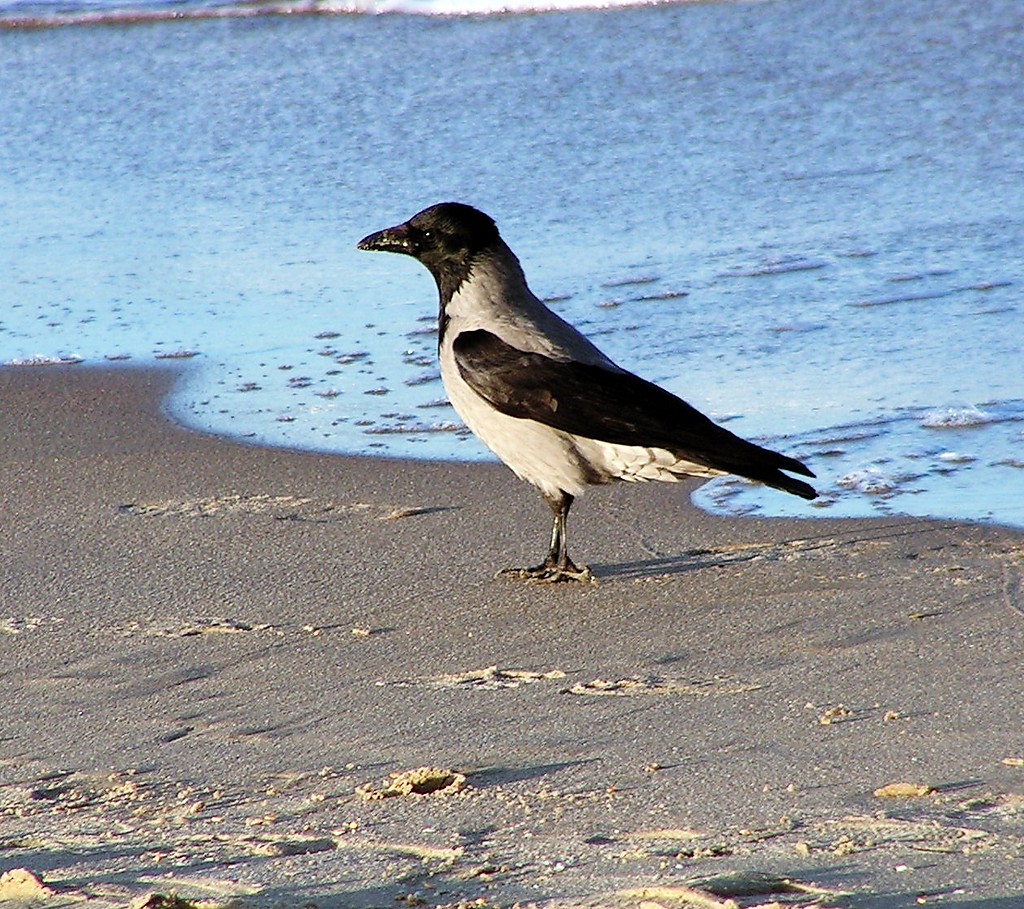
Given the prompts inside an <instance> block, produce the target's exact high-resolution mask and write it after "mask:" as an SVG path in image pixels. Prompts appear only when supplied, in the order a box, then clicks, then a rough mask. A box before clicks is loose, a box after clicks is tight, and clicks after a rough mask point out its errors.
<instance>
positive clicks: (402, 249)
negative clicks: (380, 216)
mask: <svg viewBox="0 0 1024 909" xmlns="http://www.w3.org/2000/svg"><path fill="white" fill-rule="evenodd" d="M356 249H365V250H369V251H376V252H393V253H404V254H405V255H407V256H412V255H415V250H414V249H413V243H412V238H411V237H410V236H409V228H408V226H406V225H405V224H398V225H396V226H395V227H386V228H384V230H378V231H377V232H376V233H373V234H370V235H369V236H368V237H363V239H362V240H360V241H359V242H358V243H357V244H356Z"/></svg>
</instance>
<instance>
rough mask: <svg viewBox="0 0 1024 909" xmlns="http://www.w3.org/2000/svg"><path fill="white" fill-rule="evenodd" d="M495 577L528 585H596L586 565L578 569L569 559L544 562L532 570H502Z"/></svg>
mask: <svg viewBox="0 0 1024 909" xmlns="http://www.w3.org/2000/svg"><path fill="white" fill-rule="evenodd" d="M495 577H496V578H510V579H512V580H514V581H526V582H528V583H530V584H559V583H562V582H564V581H577V582H579V583H581V584H597V580H596V579H595V578H594V576H593V575H592V574H591V573H590V569H589V568H587V566H586V565H584V566H583V567H582V568H578V567H577V566H576V565H575V564H573V562H572V560H571V559H566V560H565V562H564V563H562V564H558V563H557V562H550V561H546V562H543V563H542V564H540V565H537V566H535V567H534V568H503V569H502V570H501V571H499V572H498V573H497V574H496V575H495Z"/></svg>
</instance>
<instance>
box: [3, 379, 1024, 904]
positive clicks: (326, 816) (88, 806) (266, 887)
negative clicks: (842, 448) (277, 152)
mask: <svg viewBox="0 0 1024 909" xmlns="http://www.w3.org/2000/svg"><path fill="white" fill-rule="evenodd" d="M178 375H180V372H178V371H176V370H174V369H166V370H137V369H118V370H103V369H89V368H85V367H81V366H78V367H54V368H41V369H20V370H19V369H6V370H0V445H2V449H3V468H2V493H3V546H2V553H0V572H2V581H3V587H2V605H0V661H2V662H0V679H2V690H3V703H4V709H3V721H2V727H0V872H8V873H7V874H6V876H5V877H4V878H3V879H2V880H0V901H2V900H3V899H4V898H10V899H14V898H16V897H17V898H24V899H29V898H33V899H35V900H36V904H37V905H47V906H50V905H52V906H56V905H64V904H68V905H70V904H76V905H77V904H79V903H80V902H81V901H82V900H83V899H84V898H86V897H87V898H88V899H89V904H90V905H95V906H100V907H105V906H108V905H109V906H115V905H116V906H123V905H126V904H128V903H129V902H131V901H133V900H134V901H135V903H136V905H142V904H143V903H145V901H146V899H147V895H150V896H149V897H148V900H149V902H148V904H149V905H151V906H153V905H157V904H158V902H159V901H157V900H155V899H154V898H153V897H152V896H151V895H152V894H163V895H170V894H177V895H178V896H180V897H182V898H184V899H187V900H189V901H192V902H198V903H200V904H203V905H211V906H226V905H239V906H254V907H255V906H278V905H280V906H310V905H315V906H322V907H349V906H352V907H366V906H395V905H425V906H460V905H464V906H469V905H475V906H511V905H516V904H519V905H533V904H538V905H545V906H546V905H556V906H616V907H617V906H636V907H639V906H644V907H646V909H655V907H657V906H665V907H677V906H684V905H695V903H694V902H693V900H694V899H696V897H693V896H692V894H693V893H699V894H700V895H701V898H703V899H705V900H707V902H705V903H704V904H703V905H705V906H715V905H716V904H718V905H727V903H726V902H725V901H726V900H727V899H728V898H732V899H734V900H735V902H736V903H737V904H738V905H739V906H750V905H764V904H769V903H771V902H772V901H774V900H784V899H785V900H788V901H790V904H792V903H795V904H796V905H807V904H809V903H811V902H812V901H813V900H817V904H818V905H825V906H833V905H835V906H839V905H843V906H853V907H863V909H868V907H897V906H912V905H922V904H925V905H927V904H931V903H933V902H934V903H941V904H942V905H945V906H958V907H965V906H971V907H978V909H1014V907H1020V906H1021V905H1022V903H1021V899H1022V896H1021V894H1024V732H1022V730H1024V592H1022V590H1024V588H1022V581H1021V577H1022V572H1024V536H1022V535H1021V534H1020V533H1017V532H1013V531H1009V530H1004V529H1000V528H994V527H984V526H974V525H966V524H955V523H948V522H929V521H923V520H918V519H892V520H869V521H824V520H815V521H811V520H808V521H797V520H755V519H741V520H737V519H722V518H716V517H712V516H709V515H706V514H704V513H701V512H699V511H697V510H696V509H694V508H693V507H692V506H691V505H690V503H689V501H688V491H689V490H690V489H692V487H688V488H680V487H674V488H673V487H668V486H661V485H658V486H655V485H652V486H649V487H627V486H619V487H615V488H608V489H601V490H595V491H594V492H593V493H592V494H589V495H588V496H587V497H585V498H584V499H583V500H581V501H580V502H579V503H578V504H577V506H576V509H575V511H574V514H573V522H572V524H571V527H570V534H571V536H570V542H571V547H572V552H573V555H574V557H576V558H577V560H578V561H579V560H582V561H586V562H588V563H589V564H590V566H591V568H592V570H593V572H594V574H595V576H596V577H597V579H598V584H597V585H596V586H593V587H589V586H588V587H583V586H555V587H542V586H530V585H525V584H521V583H517V582H512V581H507V580H495V579H494V578H493V574H494V572H495V570H497V569H499V568H501V567H506V566H508V565H512V564H524V563H532V562H535V561H537V559H538V558H539V556H540V555H541V553H542V552H543V550H544V548H545V544H546V537H547V532H548V516H547V513H546V509H545V507H544V506H543V504H542V503H541V502H540V500H539V498H538V497H537V496H536V495H535V494H534V493H533V491H532V490H530V489H529V488H528V487H526V486H525V485H524V484H522V483H520V482H519V481H518V480H516V479H515V478H514V477H513V476H512V475H511V474H510V473H509V472H508V471H507V470H506V469H505V468H503V467H501V466H500V465H465V464H450V463H419V462H417V463H411V462H402V461H395V460H378V459H370V458H343V457H331V456H325V455H318V454H306V453H299V452H291V451H279V450H270V449H263V448H258V447H254V446H248V445H244V444H238V443H235V442H232V441H229V440H223V439H218V438H211V437H208V436H204V435H201V434H198V433H194V432H190V431H187V430H184V429H182V428H180V427H178V426H175V425H173V424H172V423H171V422H170V421H168V420H167V419H165V418H164V416H163V415H162V413H161V402H162V400H163V399H164V397H165V396H166V394H167V392H168V390H169V388H170V387H171V385H172V384H173V382H174V381H175V379H176V377H177V376H178ZM814 466H815V468H817V469H818V470H819V471H820V472H824V471H827V469H828V465H827V464H816V465H814ZM424 767H432V768H436V770H437V771H438V772H434V773H427V772H424V773H420V774H419V775H411V776H408V775H407V776H402V777H392V776H391V775H392V774H401V773H403V772H407V771H414V770H417V769H419V768H424ZM887 787H888V788H887ZM431 789H433V790H434V791H427V790H431ZM417 790H422V791H417ZM17 869H25V872H24V873H21V872H19V871H17ZM786 880H789V881H791V882H798V883H799V885H801V886H804V885H806V886H807V887H811V888H812V889H811V890H810V891H807V892H803V893H800V892H795V893H794V892H789V893H787V892H786V885H785V884H784V881H786ZM793 886H795V885H793ZM814 888H817V889H814ZM821 891H824V892H821ZM840 893H846V894H848V895H847V896H840V895H839V894H840ZM19 894H20V896H19ZM688 894H690V895H688ZM744 894H745V895H744ZM687 900H690V901H689V902H687Z"/></svg>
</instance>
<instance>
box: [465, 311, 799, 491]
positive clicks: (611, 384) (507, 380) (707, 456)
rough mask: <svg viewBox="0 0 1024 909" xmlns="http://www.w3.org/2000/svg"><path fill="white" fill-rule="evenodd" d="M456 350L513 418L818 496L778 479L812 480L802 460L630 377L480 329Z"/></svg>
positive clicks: (468, 371) (473, 382) (471, 376)
mask: <svg viewBox="0 0 1024 909" xmlns="http://www.w3.org/2000/svg"><path fill="white" fill-rule="evenodd" d="M453 351H454V354H455V362H456V364H457V365H458V368H459V374H460V375H461V376H462V378H463V380H464V381H465V382H466V384H467V385H469V387H470V388H472V389H473V391H475V392H476V393H477V394H478V395H480V396H481V397H483V398H485V399H486V400H487V401H489V402H490V403H491V405H492V406H493V407H495V408H496V409H497V410H499V411H501V413H504V414H507V415H508V416H511V417H519V418H521V419H528V420H535V421H537V422H538V423H544V424H546V425H548V426H552V427H554V428H555V429H560V430H562V431H563V432H567V433H572V434H573V435H577V436H584V437H585V438H588V439H598V440H600V441H603V442H611V443H613V444H617V445H638V446H641V447H644V448H663V449H666V450H668V451H671V452H673V453H674V454H676V455H677V456H679V457H680V458H684V459H686V460H688V461H692V462H694V463H696V464H701V465H704V466H706V467H711V468H713V469H715V470H723V471H727V472H728V473H735V474H739V475H740V476H744V477H748V478H749V479H752V480H758V481H759V482H761V483H765V484H767V485H769V486H775V487H777V488H779V489H784V490H785V491H786V492H791V493H793V494H794V495H798V496H803V497H804V498H805V499H813V498H814V497H815V496H816V492H815V491H814V489H813V488H812V487H811V486H810V485H808V484H807V483H804V482H802V481H801V480H796V479H793V478H792V477H788V476H786V475H785V474H784V473H782V472H781V471H783V470H788V471H791V472H792V473H799V474H803V475H804V476H807V477H813V476H814V474H813V473H811V471H810V470H808V469H807V467H805V466H804V465H803V464H801V463H800V462H799V461H797V460H795V459H794V458H788V457H786V456H785V455H781V454H778V453H777V452H774V451H770V450H769V449H767V448H762V447H760V446H759V445H755V444H754V443H752V442H748V441H746V440H745V439H741V438H740V437H739V436H737V435H734V434H733V433H731V432H729V430H727V429H724V428H723V427H721V426H719V425H718V424H717V423H714V422H712V421H711V420H710V419H708V418H707V417H706V416H704V414H702V413H701V412H700V411H699V410H696V409H695V408H694V407H691V406H690V405H689V404H687V403H686V402H685V401H683V400H682V399H680V398H677V397H676V396H675V395H674V394H672V393H671V392H668V391H665V389H663V388H659V387H658V386H657V385H654V384H652V383H651V382H648V381H646V380H645V379H641V378H639V377H638V376H635V375H633V374H632V373H629V372H626V371H625V370H618V369H614V368H607V367H603V366H596V365H592V364H589V363H577V362H573V361H561V360H555V359H552V358H551V357H547V356H544V355H543V354H538V353H527V352H525V351H522V350H518V349H517V348H515V347H513V346H511V345H510V344H506V343H505V342H504V341H503V340H501V338H499V337H497V336H496V335H493V334H491V333H490V332H489V331H485V330H483V329H477V330H476V331H464V332H461V333H460V334H459V335H458V337H456V338H455V341H454V344H453Z"/></svg>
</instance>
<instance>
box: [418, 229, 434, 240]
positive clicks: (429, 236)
mask: <svg viewBox="0 0 1024 909" xmlns="http://www.w3.org/2000/svg"><path fill="white" fill-rule="evenodd" d="M420 236H422V237H423V239H424V240H433V239H434V232H433V231H432V230H425V231H423V233H422V234H421V235H420Z"/></svg>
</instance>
